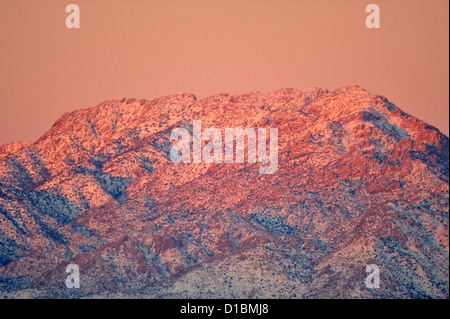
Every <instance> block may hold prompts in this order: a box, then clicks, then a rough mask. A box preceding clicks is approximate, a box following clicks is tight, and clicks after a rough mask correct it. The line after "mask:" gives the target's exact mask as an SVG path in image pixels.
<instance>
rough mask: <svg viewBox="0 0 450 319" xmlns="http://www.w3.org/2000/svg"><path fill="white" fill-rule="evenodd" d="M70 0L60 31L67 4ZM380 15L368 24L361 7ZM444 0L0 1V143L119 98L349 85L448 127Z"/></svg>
mask: <svg viewBox="0 0 450 319" xmlns="http://www.w3.org/2000/svg"><path fill="white" fill-rule="evenodd" d="M70 3H75V4H77V5H79V7H80V11H81V12H80V13H81V28H80V29H68V28H66V25H65V20H66V17H67V15H68V13H66V12H65V8H66V5H68V4H70ZM370 3H376V4H378V5H379V7H380V10H381V28H380V29H368V28H366V26H365V19H366V16H367V15H368V13H366V12H365V8H366V5H368V4H370ZM448 10H449V1H448V0H407V1H401V0H395V1H392V0H370V1H364V0H340V1H337V0H309V1H307V0H303V1H302V0H273V1H272V0H258V1H256V0H254V1H249V0H226V1H214V0H201V1H200V0H183V1H172V0H148V1H145V0H127V1H125V0H123V1H119V0H70V1H62V0H29V1H24V0H0V103H1V104H0V144H3V143H6V142H12V141H31V140H35V139H37V138H38V137H39V136H41V135H42V134H43V133H44V132H45V131H46V130H48V129H49V128H50V127H51V125H52V124H53V122H55V121H56V120H57V119H58V118H59V117H60V116H61V115H62V114H63V113H64V112H67V111H71V110H75V109H78V108H82V107H83V108H84V107H88V106H93V105H96V104H98V103H99V102H101V101H104V100H107V99H112V98H118V97H135V98H147V99H153V98H156V97H159V96H161V95H166V94H169V93H176V92H189V93H194V94H196V95H197V97H199V98H201V97H205V96H208V95H211V94H215V93H221V92H228V93H235V94H241V93H244V92H247V91H261V92H268V91H273V90H276V89H279V88H286V87H316V86H318V87H325V88H327V89H329V90H334V89H336V88H339V87H342V86H345V85H349V84H358V85H360V86H361V87H363V88H365V89H367V90H368V91H370V92H371V93H376V94H381V95H384V96H386V97H387V98H389V99H390V100H391V101H392V102H393V103H395V104H396V105H397V106H399V107H400V108H402V109H403V110H404V111H406V112H408V113H410V114H412V115H414V116H416V117H418V118H420V119H422V120H425V121H427V122H428V123H430V124H432V125H434V126H437V127H438V128H439V129H440V130H441V131H443V132H444V133H445V134H446V135H447V136H448V133H449V120H448V116H449V89H448V86H449V64H448V63H449V62H448V56H449V17H448Z"/></svg>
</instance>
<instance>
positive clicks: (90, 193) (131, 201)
mask: <svg viewBox="0 0 450 319" xmlns="http://www.w3.org/2000/svg"><path fill="white" fill-rule="evenodd" d="M194 120H200V121H201V123H202V126H203V127H204V128H207V127H215V128H219V129H220V130H224V129H225V128H236V127H241V128H248V127H251V128H259V127H262V128H278V170H277V172H276V173H275V174H271V175H260V174H259V172H258V168H259V165H256V164H252V163H248V162H247V161H246V162H245V163H242V164H238V163H233V164H206V163H200V164H198V163H188V164H184V163H178V164H175V163H173V162H171V161H170V157H169V153H170V149H171V146H172V145H173V143H174V141H171V140H170V138H169V136H170V133H171V131H172V130H173V129H174V128H179V127H182V128H185V129H187V130H188V131H190V132H192V125H191V123H193V121H194ZM245 154H247V152H246V153H245ZM448 182H449V139H448V137H446V136H444V135H443V134H441V133H440V132H439V131H438V130H437V129H436V128H434V127H432V126H429V125H427V124H426V123H424V122H423V121H421V120H419V119H417V118H415V117H413V116H411V115H408V114H406V113H404V112H403V111H402V110H400V109H399V108H398V107H396V106H395V105H393V104H392V103H390V102H389V101H388V100H387V99H386V98H384V97H382V96H378V95H372V94H370V93H368V92H367V91H365V90H363V89H361V88H360V87H358V86H348V87H344V88H341V89H338V90H336V91H334V92H330V91H328V90H326V89H322V88H310V89H282V90H278V91H275V92H271V93H266V94H263V93H258V92H251V93H247V94H243V95H239V96H238V95H231V94H218V95H213V96H210V97H207V98H204V99H200V100H197V99H196V97H195V96H194V95H192V94H175V95H169V96H165V97H161V98H157V99H154V100H151V101H147V100H135V99H120V100H110V101H106V102H103V103H101V104H99V105H97V106H94V107H90V108H86V109H80V110H76V111H73V112H70V113H66V114H64V115H63V116H62V117H61V118H60V119H59V120H57V121H56V123H55V124H54V125H53V126H52V128H51V129H50V130H49V131H47V132H46V133H45V134H44V135H43V136H42V137H41V138H39V139H38V140H37V141H35V142H30V143H11V144H6V145H3V146H1V147H0V296H1V297H13V298H26V297H32V298H33V297H48V298H79V297H95V296H97V297H98V296H102V297H117V296H119V297H120V296H126V297H135V298H165V297H170V298H223V297H225V298H449V279H448V278H449V270H448V267H449V266H448V265H449V228H448V208H449V197H448V195H449V191H448ZM69 264H77V265H78V266H79V269H80V276H81V278H80V288H79V289H69V288H67V287H66V285H65V278H66V276H67V273H66V272H65V270H66V267H67V265H69ZM369 264H375V265H377V266H378V267H379V269H380V288H378V289H375V288H368V287H367V286H366V278H367V276H368V273H366V266H367V265H369Z"/></svg>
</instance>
